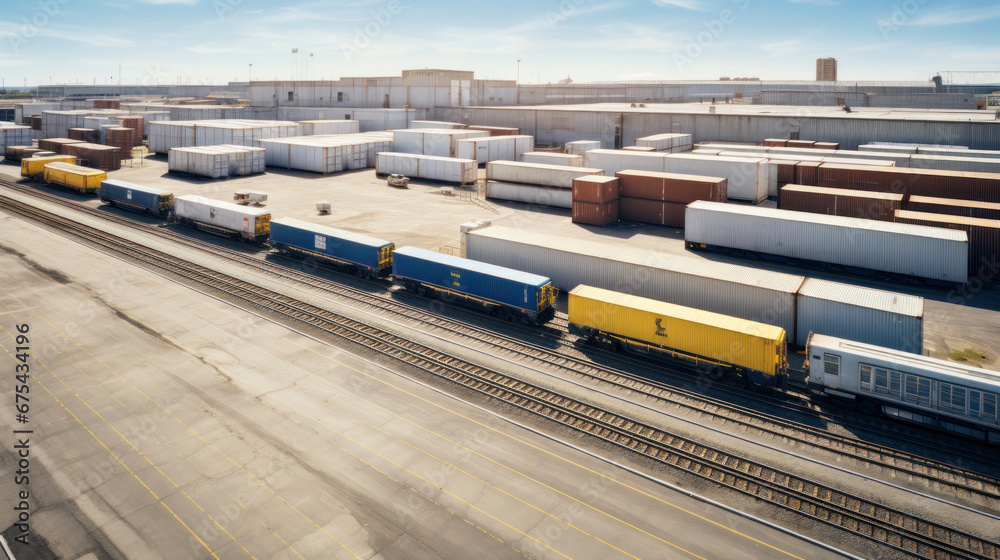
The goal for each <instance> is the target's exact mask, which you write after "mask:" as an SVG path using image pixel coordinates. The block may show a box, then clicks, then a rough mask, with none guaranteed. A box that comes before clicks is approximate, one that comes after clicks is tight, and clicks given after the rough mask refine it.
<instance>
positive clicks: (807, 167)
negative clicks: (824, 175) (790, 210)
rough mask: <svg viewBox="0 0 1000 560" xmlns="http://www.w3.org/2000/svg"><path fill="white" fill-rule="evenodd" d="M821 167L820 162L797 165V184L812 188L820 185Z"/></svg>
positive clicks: (803, 162)
mask: <svg viewBox="0 0 1000 560" xmlns="http://www.w3.org/2000/svg"><path fill="white" fill-rule="evenodd" d="M819 166H820V163H819V162H818V161H800V162H798V163H797V164H795V183H796V184H799V185H810V186H816V185H818V184H819V175H818V170H819Z"/></svg>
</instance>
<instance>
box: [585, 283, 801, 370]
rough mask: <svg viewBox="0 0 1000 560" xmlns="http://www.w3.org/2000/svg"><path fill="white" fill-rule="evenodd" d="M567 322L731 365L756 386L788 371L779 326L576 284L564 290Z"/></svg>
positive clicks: (589, 330)
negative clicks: (743, 371) (567, 313)
mask: <svg viewBox="0 0 1000 560" xmlns="http://www.w3.org/2000/svg"><path fill="white" fill-rule="evenodd" d="M569 323H570V329H571V331H572V332H575V333H577V334H581V335H591V334H596V333H601V334H603V335H605V336H606V337H608V338H611V339H614V340H618V341H619V342H624V343H625V344H627V345H628V346H631V347H634V348H637V349H640V350H649V349H651V348H652V349H662V350H664V351H666V352H667V353H670V354H675V355H680V357H684V358H688V359H697V360H700V361H707V362H710V363H715V364H719V365H727V366H734V367H735V368H737V369H738V370H745V373H746V374H747V375H748V377H749V378H750V379H751V380H753V381H754V382H756V383H760V384H762V385H768V386H774V385H778V386H783V385H784V383H785V381H784V379H783V378H784V377H785V375H786V374H787V371H788V359H787V349H786V346H785V344H786V335H785V330H784V329H782V328H781V327H775V326H772V325H765V324H763V323H757V322H754V321H747V320H745V319H739V318H736V317H730V316H728V315H720V314H718V313H712V312H709V311H702V310H700V309H693V308H690V307H683V306H680V305H674V304H672V303H666V302H662V301H656V300H652V299H646V298H642V297H637V296H632V295H628V294H623V293H619V292H612V291H610V290H604V289H601V288H595V287H592V286H584V285H580V286H577V287H576V288H574V289H573V291H571V292H570V293H569Z"/></svg>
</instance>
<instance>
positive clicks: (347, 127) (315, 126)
mask: <svg viewBox="0 0 1000 560" xmlns="http://www.w3.org/2000/svg"><path fill="white" fill-rule="evenodd" d="M359 130H360V128H359V127H358V121H347V120H345V121H334V120H311V121H299V136H316V135H320V134H357V133H358V132H359Z"/></svg>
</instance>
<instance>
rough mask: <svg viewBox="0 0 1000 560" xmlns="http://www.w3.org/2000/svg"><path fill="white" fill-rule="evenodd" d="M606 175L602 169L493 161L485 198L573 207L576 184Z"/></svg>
mask: <svg viewBox="0 0 1000 560" xmlns="http://www.w3.org/2000/svg"><path fill="white" fill-rule="evenodd" d="M588 175H604V170H603V169H594V168H588V167H573V166H566V165H548V164H544V163H524V162H518V161H491V162H489V163H487V164H486V197H487V198H492V199H496V200H508V201H511V202H525V203H528V204H537V205H541V206H554V207H556V208H567V209H571V208H573V181H574V179H577V178H580V177H586V176H588Z"/></svg>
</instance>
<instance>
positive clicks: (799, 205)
mask: <svg viewBox="0 0 1000 560" xmlns="http://www.w3.org/2000/svg"><path fill="white" fill-rule="evenodd" d="M902 205H903V195H901V194H892V193H876V192H871V191H856V190H850V189H831V188H827V187H811V186H806V185H785V186H784V187H781V194H780V196H779V197H778V208H781V209H782V210H794V211H796V212H812V213H814V214H829V215H831V216H846V217H848V218H863V219H866V220H881V221H883V222H891V221H894V220H895V216H896V210H900V209H902Z"/></svg>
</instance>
